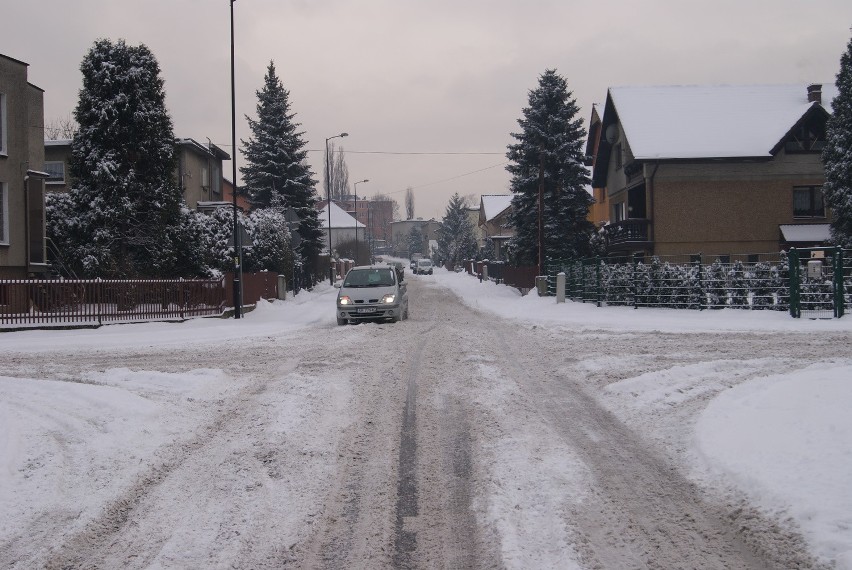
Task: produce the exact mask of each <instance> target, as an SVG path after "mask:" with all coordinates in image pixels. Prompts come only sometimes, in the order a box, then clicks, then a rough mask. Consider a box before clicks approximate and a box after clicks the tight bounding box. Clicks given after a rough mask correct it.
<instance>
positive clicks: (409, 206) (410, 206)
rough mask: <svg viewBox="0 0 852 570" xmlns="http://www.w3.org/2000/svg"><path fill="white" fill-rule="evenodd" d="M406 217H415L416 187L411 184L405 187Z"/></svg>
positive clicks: (411, 218) (407, 218)
mask: <svg viewBox="0 0 852 570" xmlns="http://www.w3.org/2000/svg"><path fill="white" fill-rule="evenodd" d="M405 219H406V220H413V219H414V189H412V188H411V186H409V187H408V188H406V189H405Z"/></svg>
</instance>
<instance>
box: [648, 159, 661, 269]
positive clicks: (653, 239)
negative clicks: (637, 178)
mask: <svg viewBox="0 0 852 570" xmlns="http://www.w3.org/2000/svg"><path fill="white" fill-rule="evenodd" d="M659 169H660V163H659V162H655V163H654V171H653V172H652V173H651V176H649V177H648V179H647V180H648V209H649V210H650V212H651V215H650V216H648V219H649V220H651V223H650V224H649V225H648V241H649V242H651V247H652V248H653V250H654V251H653V252H652V254H655V253H656V250H657V247H656V245H657V241H656V237H657V236H656V230H655V229H654V214H655V212H654V178H656V176H657V170H659Z"/></svg>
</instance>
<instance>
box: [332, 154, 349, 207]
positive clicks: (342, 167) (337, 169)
mask: <svg viewBox="0 0 852 570" xmlns="http://www.w3.org/2000/svg"><path fill="white" fill-rule="evenodd" d="M333 172H334V178H333V179H332V182H334V185H333V186H332V187H331V188H332V194H334V195H335V196H337V199H338V200H340V199H343V197H344V196H349V195H350V194H351V193H352V192H350V191H349V167H348V166H346V157H345V154H344V152H343V147H342V146H341V147H340V149H339V150H338V151H337V156H335V158H334V169H333Z"/></svg>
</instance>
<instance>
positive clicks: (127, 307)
mask: <svg viewBox="0 0 852 570" xmlns="http://www.w3.org/2000/svg"><path fill="white" fill-rule="evenodd" d="M226 304H227V303H226V297H225V286H224V284H223V282H222V280H220V279H215V280H213V279H211V280H197V279H192V280H184V279H163V280H147V279H145V280H142V279H140V280H111V279H110V280H101V279H96V280H82V279H73V280H70V279H69V280H0V326H3V327H9V326H10V325H11V326H15V325H22V326H23V325H31V324H51V325H61V324H63V323H68V324H73V323H78V324H79V323H90V324H102V323H106V322H121V321H145V320H158V319H175V318H177V319H184V318H187V317H198V316H207V315H219V314H221V313H222V312H223V311H224V309H225V306H226Z"/></svg>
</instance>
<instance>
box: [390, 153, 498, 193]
mask: <svg viewBox="0 0 852 570" xmlns="http://www.w3.org/2000/svg"><path fill="white" fill-rule="evenodd" d="M507 164H509V161H506V162H501V163H500V164H494V165H492V166H486V167H485V168H480V169H479V170H472V171H471V172H465V173H464V174H459V175H457V176H452V177H450V178H445V179H443V180H436V181H435V182H429V183H428V184H421V185H419V186H409V187H407V188H405V189H403V190H396V191H394V192H382V193H383V194H388V195H390V194H399V193H400V192H405V191H406V190H408V188H411V189H412V190H416V189H418V188H426V187H427V186H435V185H436V184H443V183H444V182H450V181H452V180H458V179H459V178H464V177H465V176H470V175H472V174H477V173H479V172H485V171H486V170H491V169H492V168H497V167H498V166H505V165H507Z"/></svg>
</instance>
